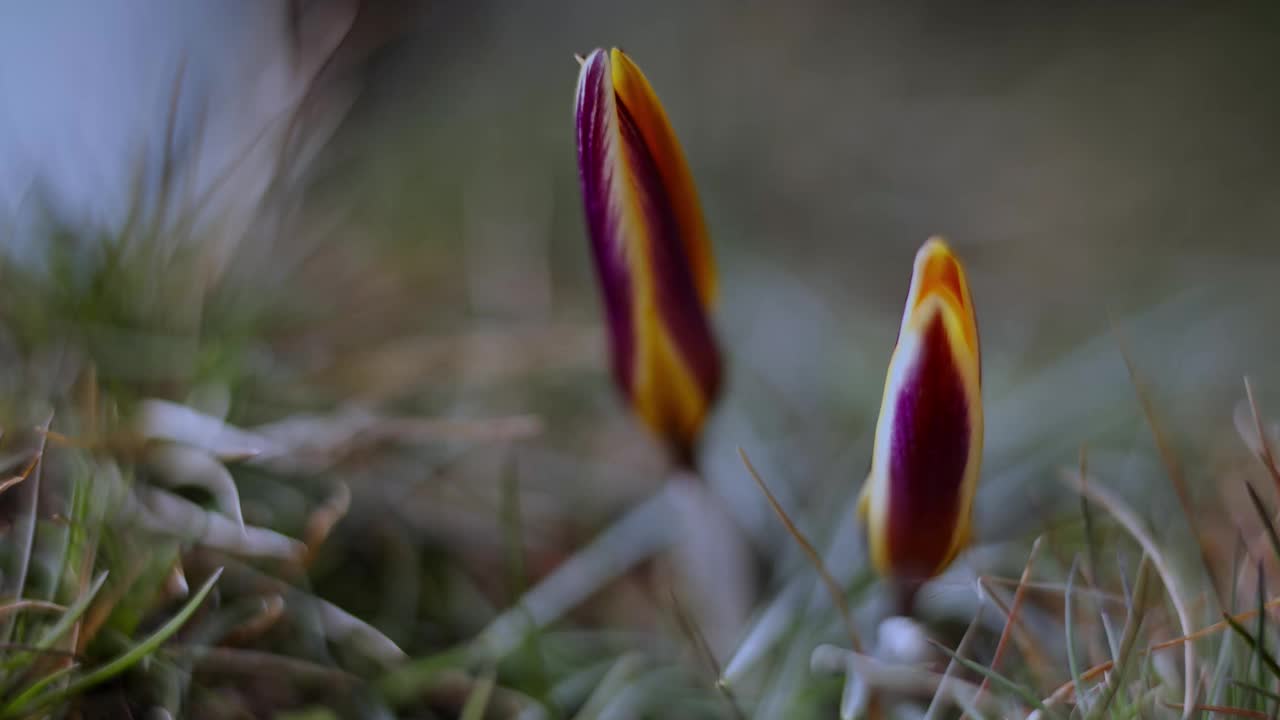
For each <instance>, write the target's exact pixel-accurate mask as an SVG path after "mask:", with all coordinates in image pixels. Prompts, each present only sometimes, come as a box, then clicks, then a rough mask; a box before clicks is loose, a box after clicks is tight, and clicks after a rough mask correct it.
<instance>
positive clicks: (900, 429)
mask: <svg viewBox="0 0 1280 720" xmlns="http://www.w3.org/2000/svg"><path fill="white" fill-rule="evenodd" d="M952 353H953V349H952V348H951V345H950V341H949V338H948V335H947V331H946V327H945V326H944V323H943V317H942V315H941V313H938V314H935V315H934V316H933V318H932V319H931V320H930V321H929V324H928V325H927V327H925V328H922V331H921V335H920V346H919V351H918V353H917V355H916V362H915V365H914V366H912V367H911V368H910V369H909V370H908V371H907V372H908V373H909V374H908V376H907V380H906V381H905V382H904V383H903V384H902V386H901V391H900V393H899V395H898V397H897V398H896V401H895V406H894V424H893V428H892V437H891V440H890V448H891V451H890V456H889V462H888V477H889V487H888V490H889V503H888V506H889V514H888V528H887V530H888V536H887V540H888V550H889V553H888V554H889V557H890V559H891V563H892V564H893V566H894V569H895V572H896V573H897V574H899V575H901V576H903V577H907V578H927V577H930V576H932V575H933V574H934V573H935V572H936V571H937V570H938V569H939V566H940V565H941V563H943V562H944V561H946V560H947V553H948V551H949V550H950V548H951V546H952V540H953V536H954V534H955V532H956V529H957V526H958V524H959V522H960V512H961V509H962V508H961V503H962V499H963V485H964V479H965V469H966V467H967V466H968V463H969V453H970V450H971V448H970V437H971V433H970V422H969V407H970V406H969V403H970V400H969V398H968V396H967V394H966V389H965V383H964V378H963V376H962V374H961V370H960V368H959V367H958V365H957V363H956V360H955V356H954V355H953V354H952Z"/></svg>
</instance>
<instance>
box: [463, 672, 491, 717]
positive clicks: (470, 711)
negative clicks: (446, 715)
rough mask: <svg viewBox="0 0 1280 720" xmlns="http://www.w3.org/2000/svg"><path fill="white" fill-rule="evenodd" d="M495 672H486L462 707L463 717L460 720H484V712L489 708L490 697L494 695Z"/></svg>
mask: <svg viewBox="0 0 1280 720" xmlns="http://www.w3.org/2000/svg"><path fill="white" fill-rule="evenodd" d="M493 685H494V676H493V671H489V672H486V673H485V674H484V675H483V676H482V677H481V678H480V680H479V682H477V683H476V686H475V688H474V689H472V691H471V694H470V695H468V696H467V702H466V704H464V705H463V706H462V715H460V716H459V718H458V720H484V712H485V710H487V709H488V707H489V697H490V696H491V695H493Z"/></svg>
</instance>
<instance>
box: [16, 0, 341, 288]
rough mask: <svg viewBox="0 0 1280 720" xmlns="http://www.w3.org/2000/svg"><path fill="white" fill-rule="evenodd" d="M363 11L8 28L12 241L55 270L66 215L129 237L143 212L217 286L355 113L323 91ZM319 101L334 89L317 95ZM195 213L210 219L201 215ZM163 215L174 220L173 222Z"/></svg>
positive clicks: (81, 17) (151, 15)
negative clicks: (129, 227)
mask: <svg viewBox="0 0 1280 720" xmlns="http://www.w3.org/2000/svg"><path fill="white" fill-rule="evenodd" d="M358 4H359V3H358V2H357V0H326V1H324V2H305V3H304V2H291V1H286V0H276V1H271V0H219V1H218V2H207V1H201V0H48V1H47V2H38V3H16V2H15V3H8V4H7V7H6V9H5V11H4V20H3V22H0V98H4V99H5V100H4V102H3V103H0V157H2V158H4V162H3V163H0V233H2V235H0V237H3V242H4V250H5V253H6V254H7V255H8V256H9V258H10V259H11V260H17V261H18V262H21V263H24V264H30V263H36V262H39V261H40V259H41V257H42V253H41V252H40V249H41V248H40V243H41V242H42V240H41V237H42V233H41V230H42V226H43V223H44V221H45V220H46V219H47V218H48V216H49V215H50V214H52V215H53V216H55V217H56V218H57V220H58V221H59V222H60V223H61V224H63V225H66V226H70V227H72V228H74V229H75V230H76V232H77V234H78V235H79V234H83V235H85V236H88V235H99V236H114V235H116V234H118V233H119V232H120V231H121V228H123V227H124V226H125V224H126V223H127V221H128V219H129V216H130V210H131V208H132V207H134V203H135V201H136V202H137V204H138V207H137V209H138V210H139V211H140V212H141V213H142V216H143V217H144V218H148V219H150V220H153V221H155V220H162V222H161V224H160V226H161V227H164V228H166V229H172V227H173V226H175V225H178V226H180V227H182V229H183V232H179V233H173V232H169V233H165V235H166V236H167V237H170V238H174V239H173V241H174V242H183V241H184V236H185V237H188V238H193V239H194V238H199V239H201V240H203V241H211V242H204V243H202V248H201V250H202V252H204V253H206V254H207V256H206V258H205V261H206V262H208V263H209V270H210V271H211V274H212V276H216V275H217V274H218V272H220V270H221V269H222V268H223V267H224V266H225V264H226V262H227V261H228V259H229V258H230V256H231V255H232V253H233V252H234V251H235V249H236V247H237V245H238V244H240V243H241V242H243V241H244V240H245V238H247V237H251V234H252V233H251V230H252V228H253V226H254V224H255V222H259V221H261V220H262V218H263V217H264V215H269V212H268V211H269V207H270V201H269V198H268V190H269V188H270V187H271V184H272V182H273V179H276V178H280V179H281V180H282V181H283V183H284V184H285V185H287V184H288V183H289V182H292V181H295V180H296V179H297V178H298V177H299V174H300V173H301V172H302V170H304V169H305V168H306V166H307V163H308V161H309V160H310V159H312V158H313V157H314V153H315V151H316V149H317V148H318V147H319V146H320V145H321V144H322V143H323V142H324V140H325V139H326V138H327V137H328V136H329V135H330V134H331V133H332V131H333V130H334V128H335V127H336V125H337V122H338V121H339V120H340V119H341V117H342V114H343V112H344V111H345V109H346V108H347V107H348V106H349V103H350V99H351V92H350V87H349V84H347V85H348V86H344V85H343V84H341V83H333V82H328V83H324V84H323V85H322V84H320V83H318V82H317V80H318V78H320V77H321V75H322V73H323V72H324V71H325V70H327V69H329V64H330V63H329V61H330V59H331V58H332V57H333V55H334V52H335V50H336V49H337V48H338V47H339V46H340V45H341V43H342V42H343V40H344V38H345V37H347V34H348V32H349V30H350V29H351V27H352V24H353V21H354V19H355V17H356V14H357V9H358ZM317 88H322V90H320V91H317ZM193 211H194V212H193ZM161 215H162V216H163V218H161V217H160V216H161Z"/></svg>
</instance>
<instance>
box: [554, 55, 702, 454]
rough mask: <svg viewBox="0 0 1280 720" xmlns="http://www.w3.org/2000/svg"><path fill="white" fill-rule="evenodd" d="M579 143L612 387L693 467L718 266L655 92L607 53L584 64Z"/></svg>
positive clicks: (629, 67)
mask: <svg viewBox="0 0 1280 720" xmlns="http://www.w3.org/2000/svg"><path fill="white" fill-rule="evenodd" d="M577 135H578V173H579V178H580V180H581V185H582V200H583V205H584V208H585V210H586V224H587V234H588V235H589V236H590V240H591V249H592V254H593V256H594V259H595V268H596V275H597V277H598V278H599V281H600V287H601V291H602V295H603V299H604V306H605V315H606V320H607V324H608V333H609V345H610V351H611V355H612V368H613V375H614V378H615V380H616V381H617V383H618V385H619V386H620V387H621V389H622V392H623V394H624V395H625V396H626V398H627V400H628V402H629V403H630V404H631V407H632V409H633V411H634V412H635V413H636V415H638V416H639V417H640V419H641V420H643V421H644V423H645V424H646V425H647V426H648V427H649V428H650V429H651V430H652V431H653V432H654V433H656V434H657V435H658V436H659V437H661V438H662V439H663V440H664V441H665V443H666V444H667V445H668V447H669V448H670V449H671V451H672V453H673V455H674V457H675V458H676V460H677V461H679V462H681V463H684V464H687V465H692V464H693V461H694V449H695V446H696V444H697V440H698V436H699V434H700V433H701V431H702V426H703V422H704V421H705V419H706V416H707V413H708V410H709V409H710V407H711V405H712V403H713V402H714V401H715V399H716V395H717V392H718V391H719V388H720V375H721V368H720V353H719V350H718V349H717V346H716V340H715V336H714V335H713V333H712V328H711V323H710V320H709V318H708V312H709V309H710V306H711V303H712V300H713V297H714V295H715V285H716V278H715V267H714V264H713V259H712V255H711V243H710V240H709V238H708V236H707V229H706V225H705V223H704V221H703V218H702V211H701V209H700V207H699V203H698V197H697V191H696V190H695V188H694V183H693V176H692V175H691V174H690V172H689V167H688V165H687V164H686V162H685V159H684V154H683V153H682V151H681V149H680V144H679V142H678V141H677V140H676V136H675V133H674V132H673V131H672V130H671V125H670V124H669V123H668V121H667V117H666V113H665V112H663V110H662V105H661V104H659V102H658V98H657V96H656V95H655V94H654V92H653V88H651V87H650V86H649V82H648V81H647V80H646V79H645V77H644V75H643V74H641V72H640V69H639V68H637V67H636V66H635V64H634V63H632V62H631V60H630V58H628V57H627V56H626V55H624V54H623V53H622V51H621V50H618V49H616V48H615V49H613V50H595V51H593V52H592V53H591V54H590V55H589V56H587V58H586V59H585V60H583V62H582V70H581V73H580V75H579V77H578V99H577Z"/></svg>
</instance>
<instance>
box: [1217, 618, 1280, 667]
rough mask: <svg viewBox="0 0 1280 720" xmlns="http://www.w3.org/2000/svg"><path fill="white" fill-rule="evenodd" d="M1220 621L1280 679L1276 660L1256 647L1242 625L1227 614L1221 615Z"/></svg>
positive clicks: (1264, 650)
mask: <svg viewBox="0 0 1280 720" xmlns="http://www.w3.org/2000/svg"><path fill="white" fill-rule="evenodd" d="M1222 619H1223V620H1225V621H1226V622H1227V624H1228V625H1230V626H1231V629H1232V630H1235V631H1236V634H1237V635H1239V636H1240V637H1241V638H1243V639H1244V641H1245V642H1247V643H1249V647H1251V648H1253V649H1254V651H1256V652H1257V653H1258V655H1259V656H1260V657H1261V658H1262V662H1263V663H1265V664H1266V666H1267V669H1269V670H1270V671H1271V672H1272V674H1274V675H1275V676H1276V677H1280V665H1278V664H1276V659H1275V658H1274V657H1272V656H1271V653H1270V652H1267V649H1266V648H1260V647H1258V644H1257V642H1255V641H1254V638H1253V636H1252V635H1250V634H1249V631H1248V630H1246V629H1245V627H1244V626H1243V625H1241V624H1240V623H1238V622H1236V620H1235V618H1233V617H1231V616H1230V615H1229V614H1227V613H1222Z"/></svg>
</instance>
